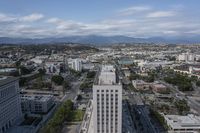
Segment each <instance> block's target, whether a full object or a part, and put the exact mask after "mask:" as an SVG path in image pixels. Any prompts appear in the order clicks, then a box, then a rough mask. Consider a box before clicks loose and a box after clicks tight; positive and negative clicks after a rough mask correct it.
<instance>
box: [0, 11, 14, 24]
mask: <svg viewBox="0 0 200 133" xmlns="http://www.w3.org/2000/svg"><path fill="white" fill-rule="evenodd" d="M16 19H17V18H16V17H15V16H12V15H7V14H3V13H0V22H13V21H16Z"/></svg>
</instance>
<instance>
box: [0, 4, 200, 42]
mask: <svg viewBox="0 0 200 133" xmlns="http://www.w3.org/2000/svg"><path fill="white" fill-rule="evenodd" d="M184 11H186V10H185V9H184ZM115 13H116V14H114V15H115V16H116V17H112V18H109V19H102V20H101V21H95V22H81V21H74V20H67V19H62V18H58V17H46V16H45V15H43V14H40V13H37V14H36V13H33V14H30V15H27V16H20V15H13V14H5V13H0V36H9V37H31V38H33V37H40V38H41V37H64V36H71V35H90V34H91V35H108V36H109V35H125V36H132V37H153V36H184V35H200V32H199V31H200V28H199V27H200V18H199V17H197V16H192V15H189V12H187V15H188V17H187V18H186V17H184V14H185V12H182V11H181V9H179V10H175V9H174V8H172V7H169V8H168V10H166V9H165V10H164V11H162V10H160V9H159V10H158V9H156V8H154V7H150V6H133V7H128V8H126V9H122V10H120V11H118V12H115ZM119 14H120V15H123V16H119ZM132 15H134V17H133V16H132ZM44 16H45V17H44ZM174 16H175V17H174ZM193 18H195V19H193ZM198 18H199V19H198ZM38 20H40V21H38ZM2 21H3V22H2Z"/></svg>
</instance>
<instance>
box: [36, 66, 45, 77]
mask: <svg viewBox="0 0 200 133" xmlns="http://www.w3.org/2000/svg"><path fill="white" fill-rule="evenodd" d="M38 72H39V74H40V75H42V76H43V75H45V73H46V70H45V69H42V68H40V69H39V70H38Z"/></svg>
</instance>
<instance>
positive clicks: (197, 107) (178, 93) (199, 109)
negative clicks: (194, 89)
mask: <svg viewBox="0 0 200 133" xmlns="http://www.w3.org/2000/svg"><path fill="white" fill-rule="evenodd" d="M159 82H161V83H162V84H164V85H166V86H167V87H169V88H170V89H171V91H172V92H174V94H175V96H176V98H178V99H185V100H186V101H188V104H189V106H190V107H191V108H192V109H194V110H195V111H197V112H198V114H200V103H198V102H196V101H195V100H194V99H193V98H192V97H190V96H187V95H186V94H185V93H183V92H181V91H179V90H178V88H177V87H176V86H173V85H171V84H168V83H166V82H164V81H161V80H160V81H159Z"/></svg>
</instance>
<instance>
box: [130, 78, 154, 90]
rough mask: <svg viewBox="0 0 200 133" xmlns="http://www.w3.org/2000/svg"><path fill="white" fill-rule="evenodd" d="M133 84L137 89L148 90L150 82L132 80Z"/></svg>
mask: <svg viewBox="0 0 200 133" xmlns="http://www.w3.org/2000/svg"><path fill="white" fill-rule="evenodd" d="M132 84H133V86H134V87H135V88H136V89H137V90H149V88H150V85H151V83H147V82H144V81H143V80H133V81H132Z"/></svg>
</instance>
